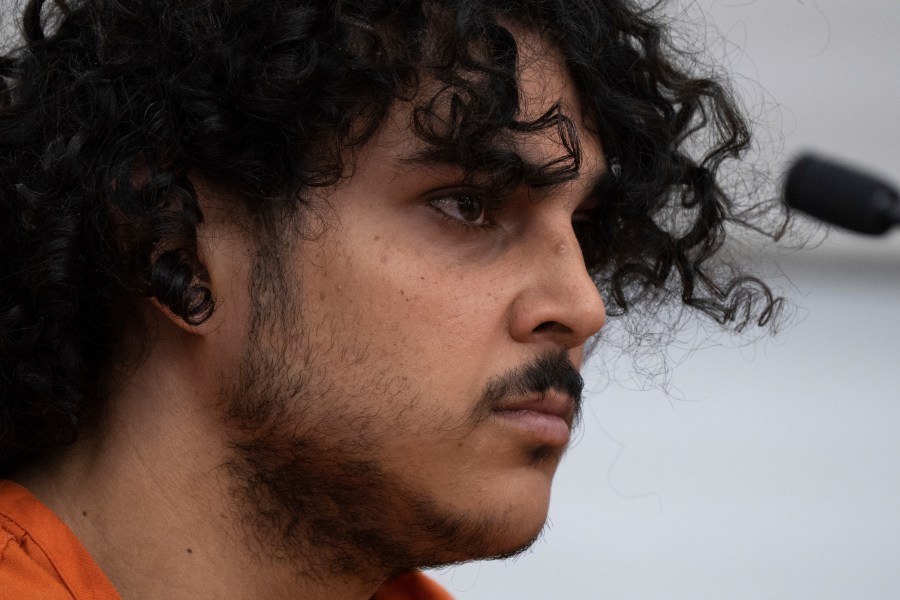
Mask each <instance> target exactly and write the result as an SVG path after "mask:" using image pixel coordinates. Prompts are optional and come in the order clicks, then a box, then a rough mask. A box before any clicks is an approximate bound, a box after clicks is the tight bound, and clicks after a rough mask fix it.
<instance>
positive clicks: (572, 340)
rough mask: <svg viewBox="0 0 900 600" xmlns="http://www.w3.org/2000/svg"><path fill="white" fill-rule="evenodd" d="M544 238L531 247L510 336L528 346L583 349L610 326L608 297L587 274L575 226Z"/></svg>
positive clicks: (512, 319)
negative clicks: (601, 294) (597, 334)
mask: <svg viewBox="0 0 900 600" xmlns="http://www.w3.org/2000/svg"><path fill="white" fill-rule="evenodd" d="M535 233H536V232H535ZM541 237H542V238H543V240H542V241H541V242H540V243H534V244H530V246H531V248H532V249H531V251H530V252H527V253H526V256H527V258H526V259H525V261H523V266H522V277H521V278H520V280H519V281H520V289H519V293H518V295H517V296H516V299H515V301H514V302H513V305H512V307H511V315H510V317H511V323H510V330H511V331H510V332H511V334H512V336H513V338H514V339H516V340H517V341H520V342H524V343H534V342H551V343H553V344H556V345H559V346H561V347H564V348H566V349H569V350H572V349H576V348H580V347H581V346H583V345H584V344H585V342H587V340H588V339H590V337H591V336H593V335H594V334H596V333H597V332H598V331H600V328H601V327H603V324H604V323H605V322H606V308H605V307H604V305H603V299H602V298H601V297H600V292H599V290H598V289H597V285H596V283H595V282H594V280H593V279H592V278H591V276H590V275H589V274H588V271H587V268H586V266H585V264H584V257H583V256H582V254H581V248H580V247H579V245H578V240H577V238H576V237H575V232H574V231H573V230H572V226H571V223H565V224H564V225H562V226H560V227H559V228H558V229H557V230H556V231H555V232H547V233H546V235H544V236H541Z"/></svg>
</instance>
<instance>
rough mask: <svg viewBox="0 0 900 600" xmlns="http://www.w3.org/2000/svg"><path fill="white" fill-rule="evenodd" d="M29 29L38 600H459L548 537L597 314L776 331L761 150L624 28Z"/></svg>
mask: <svg viewBox="0 0 900 600" xmlns="http://www.w3.org/2000/svg"><path fill="white" fill-rule="evenodd" d="M22 31H23V32H24V37H25V43H24V45H23V46H22V47H21V48H19V49H15V50H12V51H11V52H10V53H9V54H8V55H7V56H6V57H5V58H4V61H3V63H2V69H3V75H4V78H5V83H6V87H5V92H4V97H3V108H2V114H0V119H2V122H0V140H2V144H3V146H2V147H3V150H2V151H3V157H4V160H3V163H2V167H0V169H2V173H3V179H2V190H3V202H2V209H0V210H2V211H3V212H2V215H0V216H2V218H0V222H2V225H0V227H2V228H3V229H2V232H0V233H2V235H0V239H2V240H3V241H2V244H3V254H4V256H5V257H6V258H5V259H4V265H3V267H2V271H0V279H2V281H4V288H3V296H2V304H0V309H2V312H0V319H2V320H0V324H2V332H3V333H2V336H3V337H2V353H3V354H2V363H0V364H2V369H0V373H2V375H0V377H2V386H3V387H2V397H0V398H2V408H3V411H2V419H3V420H2V421H0V425H2V426H0V434H2V437H0V440H2V441H0V474H2V475H3V476H5V477H6V478H7V479H8V481H6V482H4V483H2V484H0V519H2V520H0V522H2V523H3V531H4V535H5V537H4V538H3V542H2V544H4V546H2V547H0V586H5V587H4V589H7V590H14V593H13V592H9V593H11V594H12V597H16V598H32V597H33V598H72V597H74V598H116V597H122V598H171V599H178V598H238V599H240V598H259V597H265V598H270V599H274V598H309V599H315V598H329V599H335V598H338V599H343V598H346V599H365V598H371V597H375V598H445V597H446V594H445V592H443V591H441V590H439V589H437V587H436V586H435V585H434V584H433V583H431V582H429V581H428V580H427V579H425V578H424V577H423V576H422V575H420V574H419V573H418V569H421V568H423V567H428V566H434V565H442V564H448V563H453V562H459V561H466V560H473V559H479V558H488V557H503V556H509V555H513V554H515V553H517V552H520V551H522V550H523V549H525V548H527V547H528V546H529V544H530V543H532V541H533V540H534V539H535V538H536V537H537V535H538V534H539V532H540V530H541V528H542V526H543V523H544V520H545V518H546V515H547V507H548V502H549V493H550V483H551V479H552V476H553V473H554V471H555V469H556V467H557V465H558V463H559V460H560V458H561V456H562V454H563V452H564V450H565V447H566V444H567V442H568V440H569V434H570V430H571V428H572V426H573V424H574V423H575V421H576V420H577V416H578V412H579V408H580V402H581V388H582V383H581V378H580V377H579V375H578V368H579V367H580V365H581V364H582V362H583V360H584V347H585V344H586V343H587V342H588V341H589V340H591V339H592V337H593V336H594V335H595V334H596V333H597V332H598V331H599V330H600V328H601V327H602V326H603V324H604V320H605V318H606V313H605V307H604V303H603V300H602V299H601V292H600V291H598V286H599V289H602V290H604V291H605V293H606V295H607V296H608V298H607V300H608V301H609V302H610V303H611V306H612V307H614V308H615V309H616V312H617V314H618V313H622V312H624V311H626V310H628V309H630V308H631V307H632V305H633V304H635V303H639V302H641V301H643V302H650V303H651V305H654V304H655V303H657V302H658V301H660V300H663V299H665V298H668V297H669V296H671V295H673V294H674V297H676V298H679V299H680V301H681V302H683V303H685V304H686V305H688V306H692V307H696V308H698V309H700V310H702V311H704V312H706V313H708V314H709V315H712V316H713V317H714V318H716V319H718V320H719V321H721V322H723V323H731V324H732V325H733V326H736V327H741V326H743V325H746V324H747V323H748V322H749V321H750V320H751V319H757V320H758V321H759V322H760V323H764V322H765V321H766V319H768V318H769V317H770V316H771V314H772V311H773V310H774V309H775V308H777V304H778V303H777V301H775V300H773V299H772V298H771V296H770V295H769V293H768V289H767V288H765V286H764V285H762V284H761V283H759V282H757V281H756V280H754V279H752V278H747V277H744V276H741V275H739V274H735V273H733V272H730V271H724V270H721V269H719V268H718V267H715V266H711V265H713V263H714V261H713V259H714V255H715V252H716V250H717V249H718V247H719V246H720V245H721V242H722V239H723V235H724V226H725V223H726V222H728V221H736V217H735V215H736V214H737V210H736V209H735V208H734V207H733V206H732V201H731V199H729V198H728V197H727V196H726V195H725V194H724V193H723V192H722V190H721V189H720V188H719V187H718V185H717V183H716V178H715V175H716V172H717V169H718V167H719V164H720V163H721V162H722V161H723V160H724V159H725V158H727V157H730V156H734V155H736V153H738V152H739V151H740V150H741V149H742V148H744V147H745V146H746V144H747V143H748V142H747V134H746V130H745V129H744V126H743V123H742V121H741V120H740V118H739V116H738V115H737V113H736V111H735V110H734V108H733V106H732V104H731V103H730V101H729V99H728V96H727V94H726V93H725V92H724V91H723V89H722V88H721V87H720V86H719V85H718V84H716V83H714V82H712V81H709V80H699V79H694V78H692V77H691V76H690V75H688V74H686V73H684V72H682V71H681V70H680V69H678V68H676V66H675V65H676V64H679V63H678V62H677V61H676V59H675V58H670V57H667V55H666V53H665V52H666V51H665V49H664V48H665V45H662V44H660V39H661V35H662V31H663V30H662V29H661V26H660V25H658V24H656V23H655V22H653V21H652V20H650V18H649V17H648V16H647V15H645V14H644V13H643V12H642V11H641V10H639V9H638V8H637V7H635V6H633V5H631V4H630V3H629V2H627V1H622V2H620V1H613V0H600V1H597V0H567V1H565V2H563V1H560V2H540V1H521V2H519V1H514V2H509V1H504V2H496V3H491V2H442V1H435V2H424V3H420V2H387V1H385V2H375V1H371V2H364V1H356V2H331V1H329V2H313V1H300V0H297V1H294V2H272V1H271V0H266V1H254V0H245V1H241V2H237V1H213V0H192V1H187V2H164V1H161V0H143V1H138V0H136V1H122V2H113V3H107V2H99V1H94V0H81V1H73V2H66V3H63V2H60V3H57V4H55V5H54V6H52V7H51V6H43V5H42V2H41V1H39V0H38V1H32V2H30V3H29V4H28V6H27V7H26V9H25V14H24V19H23V25H22ZM707 122H709V123H711V124H712V125H713V126H714V127H713V128H712V131H710V132H707V133H709V134H710V136H708V139H712V144H711V146H710V147H709V148H707V149H705V150H703V149H701V150H703V151H702V152H701V154H699V155H697V154H695V151H696V150H697V149H698V146H697V145H696V144H694V137H692V136H691V133H692V132H693V131H694V130H695V129H697V128H701V129H703V128H704V126H705V125H706V123H707ZM704 135H705V134H704ZM701 137H702V136H701ZM691 144H694V145H691ZM686 145H690V150H691V151H690V152H689V151H688V149H686V147H685V146H686ZM691 156H701V158H700V159H698V160H694V159H692V158H691Z"/></svg>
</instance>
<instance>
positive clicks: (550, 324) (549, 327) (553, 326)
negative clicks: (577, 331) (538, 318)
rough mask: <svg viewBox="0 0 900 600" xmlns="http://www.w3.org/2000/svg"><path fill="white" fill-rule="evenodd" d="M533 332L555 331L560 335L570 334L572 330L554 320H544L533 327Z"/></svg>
mask: <svg viewBox="0 0 900 600" xmlns="http://www.w3.org/2000/svg"><path fill="white" fill-rule="evenodd" d="M534 332H535V333H555V334H562V335H572V333H573V331H572V330H571V329H569V328H568V327H566V326H565V325H563V324H562V323H558V322H556V321H544V322H543V323H541V324H540V325H538V326H537V327H535V328H534Z"/></svg>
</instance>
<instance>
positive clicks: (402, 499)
mask: <svg viewBox="0 0 900 600" xmlns="http://www.w3.org/2000/svg"><path fill="white" fill-rule="evenodd" d="M517 36H518V38H519V43H520V48H521V63H520V79H521V91H522V106H521V113H522V115H523V117H525V118H534V117H536V116H538V115H540V114H542V113H543V112H544V111H546V110H547V109H548V108H549V107H550V106H551V105H552V104H553V103H554V102H557V101H561V102H562V105H563V107H564V109H565V111H566V113H567V114H569V115H570V116H571V117H572V118H573V119H574V122H575V125H576V127H577V130H578V132H579V139H580V142H581V146H582V153H583V161H582V167H581V170H580V174H579V176H578V177H577V178H576V179H574V180H572V181H571V182H568V183H566V184H564V185H562V186H560V187H556V188H553V189H552V190H544V191H537V190H527V189H520V190H517V191H515V192H514V193H513V194H512V195H511V197H509V198H507V199H506V200H505V201H504V202H503V203H502V204H501V205H500V206H499V207H498V208H497V209H496V210H490V211H487V212H482V211H480V210H478V209H477V208H472V206H471V204H467V202H468V201H465V200H461V198H462V197H470V196H475V195H477V192H478V190H477V189H471V188H470V187H464V186H463V185H462V182H461V175H462V173H461V172H460V171H459V170H458V169H455V168H453V167H450V166H435V165H431V166H422V165H411V164H409V162H408V161H406V159H407V158H408V157H410V156H412V155H414V154H415V153H416V152H417V151H419V150H421V149H422V145H421V142H420V141H419V140H417V139H416V137H415V136H414V135H413V134H412V132H411V131H410V129H409V117H410V113H409V106H405V105H398V106H397V107H395V109H394V110H393V112H392V114H391V116H390V117H389V119H388V120H387V121H386V122H385V124H384V125H383V127H382V128H381V129H380V130H379V132H378V133H377V134H376V136H375V138H374V139H373V140H372V141H370V142H369V143H368V144H367V145H366V146H365V147H363V148H362V149H360V150H359V151H358V152H357V154H356V156H355V169H354V172H353V176H352V177H351V178H350V179H348V180H346V181H344V182H342V183H340V184H339V185H337V186H335V187H333V188H329V189H327V190H322V191H321V192H320V193H318V194H317V195H315V196H313V197H312V198H311V200H312V204H313V206H314V210H313V211H311V212H310V213H308V214H306V215H305V216H304V218H303V220H302V223H301V225H300V227H299V229H300V230H302V232H304V233H306V234H307V235H305V236H298V235H292V234H291V230H290V229H289V228H288V229H287V230H286V231H287V233H286V236H283V237H284V239H283V240H282V241H283V242H284V243H283V245H282V246H281V248H282V250H283V252H282V262H281V264H280V266H279V274H280V275H281V278H280V280H279V281H280V285H275V286H274V287H272V286H270V287H268V288H264V289H255V292H256V293H257V297H256V302H257V304H256V305H254V302H253V301H252V300H251V297H250V291H251V290H253V289H254V284H259V283H261V282H263V283H265V282H266V281H268V280H267V279H266V278H265V277H261V276H260V264H259V263H258V260H257V257H258V255H259V253H260V247H259V245H258V244H257V243H256V242H255V241H254V239H253V237H252V236H250V235H248V233H247V232H246V231H245V229H244V228H243V227H242V226H241V225H240V221H239V219H236V218H235V217H234V215H233V214H232V213H231V212H230V209H229V208H228V205H227V204H226V203H225V202H224V201H222V199H221V198H219V197H217V196H216V194H215V193H212V192H211V191H209V190H207V192H208V193H207V194H206V195H205V198H204V211H205V215H206V221H205V223H204V226H203V228H202V229H201V232H200V233H201V240H200V243H201V251H202V256H203V258H204V262H205V264H206V266H207V268H208V270H209V273H210V281H211V284H212V289H213V292H214V294H215V297H216V299H217V310H216V312H215V314H214V316H213V317H212V318H211V319H210V320H209V321H208V322H206V323H204V324H203V325H200V326H188V325H186V324H185V323H184V322H182V321H181V320H179V319H177V318H175V317H174V316H172V315H171V314H170V313H167V312H166V311H165V310H163V309H161V308H160V307H159V305H157V304H153V303H148V304H147V306H146V310H145V320H146V321H147V322H148V323H149V324H150V326H151V327H152V331H154V332H155V337H154V338H153V343H152V344H150V346H149V347H148V348H146V349H145V351H144V352H143V353H141V360H140V361H132V362H130V363H126V364H129V365H130V366H127V367H126V366H123V367H121V368H120V372H119V375H118V377H117V379H116V380H117V382H118V384H117V385H116V387H114V389H113V390H112V394H111V399H110V403H109V405H110V408H109V412H108V414H107V417H106V419H105V420H104V422H103V423H102V424H101V427H100V428H99V430H98V431H97V432H96V433H95V434H94V435H91V436H87V437H85V438H83V439H82V440H80V441H79V442H78V443H76V444H75V445H74V446H73V447H71V448H70V449H68V450H67V451H66V452H64V453H63V454H61V455H60V456H58V457H56V458H55V459H54V460H53V461H51V462H50V463H49V464H44V465H41V466H40V468H35V469H33V470H31V471H29V472H23V473H22V474H20V476H19V479H20V480H21V481H22V482H23V483H25V485H27V486H28V487H29V488H30V489H32V490H33V491H34V492H35V494H36V495H38V497H39V498H41V499H42V500H43V501H45V502H46V503H47V504H48V505H49V506H50V507H51V508H52V509H53V510H55V511H56V512H57V514H59V515H60V516H61V518H62V519H63V520H64V521H65V522H66V523H67V524H68V525H69V526H70V527H71V528H72V529H73V530H74V532H75V533H76V535H77V536H78V537H79V539H81V540H82V542H83V543H84V545H85V546H86V547H87V548H88V550H89V551H90V552H91V553H92V555H93V556H94V557H95V559H96V560H97V562H98V563H99V565H100V566H101V568H102V569H103V570H104V571H105V572H106V573H107V575H108V576H109V578H110V579H111V580H112V582H113V583H114V584H115V585H116V587H117V588H118V589H119V590H120V591H121V593H122V595H123V597H125V598H171V599H176V600H177V599H179V598H196V597H228V598H238V599H240V598H253V597H257V596H258V595H259V594H262V593H264V594H266V596H267V597H268V598H279V597H285V598H287V597H296V595H297V592H298V590H301V591H302V597H304V598H309V599H315V598H323V599H324V598H329V599H334V598H346V599H354V598H358V599H364V598H369V597H370V596H371V595H372V593H373V591H374V590H375V589H376V588H377V587H378V586H379V585H380V584H381V583H382V582H383V581H384V579H385V578H387V577H388V576H390V575H391V574H392V573H394V572H396V571H398V570H401V569H403V568H408V567H414V566H418V565H426V564H435V563H441V562H444V563H446V562H453V561H459V560H467V559H472V558H479V557H484V556H493V555H503V554H508V553H513V552H516V551H518V550H520V549H522V548H523V547H526V546H527V545H528V544H529V543H530V542H531V541H532V540H533V539H534V538H535V536H537V535H538V533H539V532H540V530H541V528H542V526H543V524H544V521H545V519H546V516H547V509H548V504H549V498H550V486H551V480H552V477H553V475H554V473H555V471H556V467H557V465H558V463H559V460H560V458H561V456H562V453H563V451H564V444H560V443H558V442H553V441H548V439H547V438H546V436H545V435H543V434H541V433H540V432H539V431H538V432H536V431H535V430H534V429H533V428H531V429H530V428H528V427H522V426H520V425H519V424H517V422H516V421H515V420H513V419H510V418H508V415H507V416H504V415H503V414H501V413H499V412H497V411H494V410H490V407H487V409H485V407H484V406H483V405H482V404H480V401H481V400H482V398H483V396H484V390H485V389H486V387H487V386H488V385H489V384H490V382H491V381H492V380H495V379H496V378H497V377H501V376H503V375H504V374H509V373H511V372H513V371H514V370H515V369H521V368H522V367H523V365H526V364H528V363H529V362H532V361H534V360H535V359H536V358H538V357H541V356H548V355H559V354H563V353H564V354H565V355H566V356H567V357H568V359H569V360H570V361H571V363H572V364H574V365H575V366H576V367H579V366H580V365H581V361H582V358H583V346H584V344H585V342H586V341H587V340H588V339H589V338H590V337H591V336H592V335H594V334H595V333H596V332H597V331H598V330H599V329H600V327H601V326H602V325H603V322H604V319H605V313H604V308H603V303H602V300H601V298H600V296H599V294H598V292H597V289H596V286H595V285H594V283H593V282H592V281H591V278H590V277H589V275H588V273H587V272H586V270H585V266H584V261H583V259H582V256H581V253H580V250H579V246H578V241H577V239H576V237H575V233H574V230H573V220H576V219H577V218H578V213H579V211H581V210H584V209H586V208H587V207H588V202H589V200H588V195H589V191H590V189H591V188H592V187H593V185H594V183H595V182H596V180H597V179H598V178H599V177H600V176H601V175H602V173H603V172H604V169H605V164H604V159H603V154H602V150H601V148H600V145H599V142H598V141H597V140H596V139H595V138H594V137H593V136H592V135H591V134H590V133H589V131H588V129H587V128H586V127H585V124H584V123H583V122H582V121H581V120H580V118H579V114H580V111H579V105H578V100H577V96H576V93H575V90H574V88H573V86H572V84H571V82H570V81H569V79H568V77H567V75H566V73H565V69H564V67H563V66H562V61H561V59H560V58H559V57H558V56H557V54H556V53H555V51H554V50H553V49H552V48H550V47H548V46H546V45H545V44H543V43H542V40H540V39H539V38H538V37H536V36H534V35H531V34H528V33H527V32H519V33H518V34H517ZM523 141H527V143H522V144H521V146H520V147H519V148H518V151H519V152H520V154H521V155H522V156H523V157H524V158H525V159H527V160H529V161H531V162H535V163H542V162H545V161H546V160H547V159H548V158H552V157H554V156H558V155H559V153H560V146H559V143H558V141H557V140H556V139H555V138H554V136H552V135H544V134H540V135H539V136H537V137H531V138H529V139H528V140H523ZM201 189H203V188H202V186H201ZM311 232H315V233H316V235H310V233H311ZM294 233H296V232H294ZM286 291H287V296H285V292H286ZM536 450H543V451H542V452H539V453H536ZM310 457H313V458H310ZM277 486H280V487H279V488H278V490H276V489H275V487H277ZM279 490H280V491H279ZM323 490H324V491H323ZM347 490H350V491H351V492H353V493H352V494H350V497H345V496H342V495H341V493H342V491H347ZM303 503H305V504H303ZM298 504H299V505H298ZM373 507H374V508H373ZM315 519H318V520H319V521H320V523H319V526H317V525H316V523H315ZM441 519H444V520H445V521H446V520H450V521H453V520H456V521H459V522H461V523H462V524H463V525H464V527H463V528H462V533H460V534H459V535H458V536H456V537H453V536H452V535H450V534H449V533H448V532H447V531H446V529H447V528H446V527H444V528H441V527H438V526H437V525H436V524H435V520H438V521H440V520H441ZM347 521H352V522H353V523H355V524H357V525H359V523H360V522H361V521H362V522H363V523H362V525H363V526H366V527H370V529H371V530H372V531H375V532H376V533H377V534H378V536H381V537H385V536H390V539H389V542H390V543H389V546H396V547H399V548H400V549H401V550H402V551H401V550H398V551H397V554H396V556H391V557H389V559H385V558H383V557H382V555H383V554H384V553H385V552H384V550H383V549H379V548H378V547H377V545H375V546H373V548H374V550H372V551H371V552H370V555H366V544H365V543H361V542H356V543H353V542H352V541H342V540H341V539H339V538H340V535H341V534H345V535H346V536H350V535H358V534H359V532H360V527H356V528H355V529H354V528H353V527H351V526H350V525H351V524H352V523H351V524H348V523H347ZM363 529H365V527H363ZM329 532H330V534H331V536H332V537H331V538H329V537H328V536H329ZM323 541H327V542H328V543H323ZM329 548H330V549H331V550H326V549H329ZM407 562H410V564H407Z"/></svg>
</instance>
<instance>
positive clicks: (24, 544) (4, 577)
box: [0, 480, 121, 600]
mask: <svg viewBox="0 0 900 600" xmlns="http://www.w3.org/2000/svg"><path fill="white" fill-rule="evenodd" d="M0 589H2V590H3V591H4V593H5V594H9V596H8V597H10V598H16V599H17V600H121V599H120V597H119V595H118V593H117V592H116V591H115V588H113V586H112V584H111V583H110V582H109V580H108V579H107V578H106V576H105V575H103V572H102V571H101V570H100V568H99V567H98V566H97V564H96V563H95V562H94V560H93V559H92V558H91V556H90V554H88V552H87V550H85V548H84V546H82V545H81V543H80V542H79V541H78V539H77V538H76V537H75V535H74V534H73V533H72V532H71V530H69V528H68V527H66V525H65V524H64V523H63V522H62V521H61V520H60V519H59V517H57V516H56V515H55V514H54V513H53V512H52V511H51V510H50V509H49V508H47V507H46V506H44V505H43V504H42V503H41V502H40V500H38V499H37V498H35V497H34V495H32V494H31V493H30V492H29V491H28V490H26V489H25V488H24V487H22V486H20V485H18V484H16V483H13V482H11V481H2V480H0Z"/></svg>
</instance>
